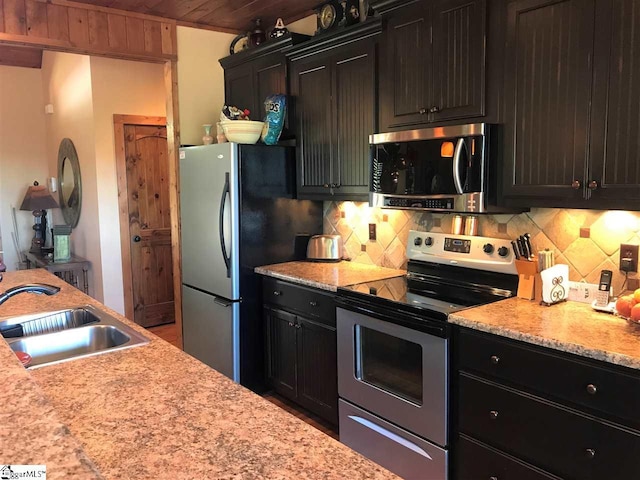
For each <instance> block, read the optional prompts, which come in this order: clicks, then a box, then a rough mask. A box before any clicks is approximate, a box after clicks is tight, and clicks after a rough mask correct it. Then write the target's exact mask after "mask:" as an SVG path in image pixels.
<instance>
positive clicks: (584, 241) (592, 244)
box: [324, 202, 640, 294]
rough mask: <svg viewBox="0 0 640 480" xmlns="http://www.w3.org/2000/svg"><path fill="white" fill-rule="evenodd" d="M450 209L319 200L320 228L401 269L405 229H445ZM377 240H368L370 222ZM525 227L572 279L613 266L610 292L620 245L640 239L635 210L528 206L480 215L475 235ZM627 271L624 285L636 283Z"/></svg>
mask: <svg viewBox="0 0 640 480" xmlns="http://www.w3.org/2000/svg"><path fill="white" fill-rule="evenodd" d="M452 217H453V215H451V214H438V213H431V212H413V211H404V210H387V209H379V208H371V207H369V206H368V204H367V203H356V202H324V233H326V234H336V233H337V234H340V235H341V236H342V239H343V240H344V245H345V253H346V255H347V256H349V257H350V258H351V260H352V261H354V262H359V263H368V264H373V265H380V266H383V267H391V268H406V265H407V259H406V257H405V249H406V244H407V237H408V234H409V230H420V231H431V232H450V231H451V220H452ZM371 224H374V225H375V230H376V240H369V233H370V232H369V230H370V225H371ZM525 232H529V233H530V234H531V236H532V238H533V240H532V244H533V246H534V249H536V250H542V249H545V248H548V249H550V250H553V251H554V255H555V260H556V263H566V264H568V265H569V271H570V275H569V276H570V279H571V280H576V281H580V280H585V281H587V282H589V283H598V280H599V278H600V270H604V269H607V270H612V271H613V288H614V293H616V294H617V293H618V292H619V291H620V289H621V288H622V286H623V282H624V280H625V277H624V274H623V273H621V272H620V271H619V269H618V266H619V261H620V258H619V257H620V244H621V243H630V244H636V245H637V244H640V212H625V211H596V210H563V209H547V208H540V209H535V208H534V209H532V210H531V211H530V212H527V213H522V214H518V215H480V216H479V228H478V235H482V236H485V237H495V238H508V239H513V238H515V237H517V236H519V235H522V234H524V233H525ZM636 277H637V275H636V274H632V275H629V285H628V287H631V288H636V287H637V283H638V281H637V279H636Z"/></svg>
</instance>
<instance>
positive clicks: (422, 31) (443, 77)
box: [378, 0, 487, 130]
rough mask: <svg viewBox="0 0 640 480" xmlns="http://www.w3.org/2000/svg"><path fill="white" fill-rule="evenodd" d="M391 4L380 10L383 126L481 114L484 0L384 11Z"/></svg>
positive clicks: (411, 5)
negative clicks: (381, 22)
mask: <svg viewBox="0 0 640 480" xmlns="http://www.w3.org/2000/svg"><path fill="white" fill-rule="evenodd" d="M389 3H390V2H386V5H385V6H383V8H382V10H381V11H382V14H383V18H385V25H384V33H383V39H382V42H381V65H382V68H381V72H380V92H379V97H378V98H379V108H380V127H381V130H393V129H402V128H408V127H411V126H415V125H420V124H427V123H434V122H443V121H447V120H454V119H463V118H473V117H481V116H483V115H484V113H485V112H484V108H485V105H484V104H485V51H486V23H487V20H486V2H485V0H437V1H431V2H430V1H426V0H421V1H413V2H408V3H404V4H403V6H401V7H399V8H398V7H397V5H394V7H395V8H392V9H391V10H389V11H387V10H386V9H385V8H388V6H389ZM396 3H397V2H396Z"/></svg>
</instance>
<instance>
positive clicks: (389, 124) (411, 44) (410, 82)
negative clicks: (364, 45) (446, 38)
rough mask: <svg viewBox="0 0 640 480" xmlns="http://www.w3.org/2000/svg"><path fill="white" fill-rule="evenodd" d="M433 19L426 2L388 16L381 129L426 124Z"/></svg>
mask: <svg viewBox="0 0 640 480" xmlns="http://www.w3.org/2000/svg"><path fill="white" fill-rule="evenodd" d="M431 56H432V51H431V18H430V8H429V5H428V4H427V2H426V1H424V0H423V1H419V2H415V3H412V4H411V5H408V6H406V7H404V8H402V9H399V10H397V11H395V12H392V13H390V14H389V19H388V21H387V23H386V26H385V30H384V35H383V41H382V42H381V62H380V65H381V69H380V70H381V72H380V94H379V102H380V128H381V130H382V131H387V130H389V129H393V128H398V127H405V126H408V125H416V124H421V123H427V122H428V120H429V118H428V117H429V115H428V114H429V107H430V106H431V99H430V92H431V64H432V60H431Z"/></svg>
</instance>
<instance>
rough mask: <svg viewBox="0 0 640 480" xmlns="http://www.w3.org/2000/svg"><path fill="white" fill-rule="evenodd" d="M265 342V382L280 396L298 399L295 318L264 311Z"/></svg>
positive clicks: (289, 315)
mask: <svg viewBox="0 0 640 480" xmlns="http://www.w3.org/2000/svg"><path fill="white" fill-rule="evenodd" d="M264 320H265V328H266V342H267V381H268V382H269V384H270V385H271V387H272V388H273V389H274V390H275V391H276V392H278V393H280V394H281V395H284V396H285V397H287V398H290V399H291V400H295V399H296V398H297V397H298V386H297V375H298V372H297V364H296V328H295V321H296V316H295V315H293V314H291V313H287V312H283V311H281V310H272V309H270V308H265V309H264Z"/></svg>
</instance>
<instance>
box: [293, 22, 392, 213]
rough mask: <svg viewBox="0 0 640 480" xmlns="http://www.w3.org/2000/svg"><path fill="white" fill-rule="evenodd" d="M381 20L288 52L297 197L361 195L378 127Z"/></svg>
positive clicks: (364, 191) (350, 197) (365, 187)
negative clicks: (374, 135)
mask: <svg viewBox="0 0 640 480" xmlns="http://www.w3.org/2000/svg"><path fill="white" fill-rule="evenodd" d="M380 31H381V24H380V21H379V20H373V21H371V22H368V23H365V24H361V25H359V26H356V27H350V28H348V29H345V30H344V31H339V32H337V33H334V34H325V36H321V37H318V39H317V40H316V39H314V41H313V42H307V43H308V44H305V45H301V46H300V47H296V48H294V49H292V50H291V51H290V52H288V53H287V55H288V56H289V58H290V60H291V67H290V68H291V79H290V80H291V85H290V86H291V95H292V99H293V102H294V105H295V108H294V111H295V114H294V115H295V120H294V122H293V123H294V124H295V125H294V130H295V132H296V141H297V146H298V148H297V170H298V172H297V175H298V198H304V199H312V200H360V201H365V200H367V198H368V192H369V135H371V134H373V133H374V132H375V131H376V118H377V110H376V85H377V81H376V68H377V63H376V48H377V38H376V36H377V35H378V34H379V33H380Z"/></svg>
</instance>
